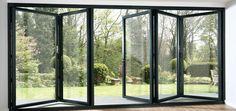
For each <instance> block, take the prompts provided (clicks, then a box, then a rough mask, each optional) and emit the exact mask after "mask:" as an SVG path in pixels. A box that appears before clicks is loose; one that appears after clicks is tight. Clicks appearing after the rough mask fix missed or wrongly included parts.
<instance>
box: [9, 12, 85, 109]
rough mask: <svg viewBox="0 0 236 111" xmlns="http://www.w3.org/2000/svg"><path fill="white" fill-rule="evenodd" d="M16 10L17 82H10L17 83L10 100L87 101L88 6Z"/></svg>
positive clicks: (33, 102) (31, 102)
mask: <svg viewBox="0 0 236 111" xmlns="http://www.w3.org/2000/svg"><path fill="white" fill-rule="evenodd" d="M13 12H14V14H13V16H15V20H13V24H14V25H13V28H12V29H13V30H12V32H13V36H14V38H15V39H14V40H12V41H13V42H14V43H13V44H15V46H14V47H12V49H13V53H12V55H15V59H13V60H12V61H11V63H12V64H15V65H13V69H14V71H13V72H15V74H13V75H11V77H13V78H15V81H14V83H13V84H12V85H10V87H15V88H12V89H13V91H12V92H13V93H12V94H11V96H12V97H14V98H15V99H13V100H11V101H9V102H10V103H12V104H15V105H16V107H19V108H20V107H27V106H33V105H43V104H47V103H52V102H67V103H75V104H81V105H88V95H87V94H88V90H89V89H88V87H87V85H88V73H87V72H88V70H87V67H88V66H87V61H88V59H87V55H88V53H87V48H88V43H87V38H88V35H87V29H88V27H87V20H88V18H87V14H88V10H87V9H81V10H74V11H70V12H66V13H61V14H57V13H51V12H44V11H40V8H39V9H37V8H36V9H35V10H33V9H27V8H16V9H15V10H14V11H13ZM69 40H70V41H71V40H73V43H71V42H68V41H69ZM71 58H76V59H71Z"/></svg>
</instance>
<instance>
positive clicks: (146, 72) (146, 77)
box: [141, 64, 161, 84]
mask: <svg viewBox="0 0 236 111" xmlns="http://www.w3.org/2000/svg"><path fill="white" fill-rule="evenodd" d="M158 71H159V72H161V66H160V65H158ZM141 75H142V77H143V78H144V82H145V83H147V84H149V82H150V65H149V64H147V65H145V66H144V67H143V68H142V71H141Z"/></svg>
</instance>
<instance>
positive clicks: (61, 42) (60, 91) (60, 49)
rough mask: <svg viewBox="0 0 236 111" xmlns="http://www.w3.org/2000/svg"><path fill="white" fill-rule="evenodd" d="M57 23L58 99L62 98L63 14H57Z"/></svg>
mask: <svg viewBox="0 0 236 111" xmlns="http://www.w3.org/2000/svg"><path fill="white" fill-rule="evenodd" d="M58 18H59V19H58V24H59V32H58V34H59V36H58V48H59V50H58V51H59V53H58V55H59V56H58V66H59V67H58V71H59V78H58V80H59V90H58V91H59V100H60V101H62V100H63V69H64V64H63V16H61V15H58Z"/></svg>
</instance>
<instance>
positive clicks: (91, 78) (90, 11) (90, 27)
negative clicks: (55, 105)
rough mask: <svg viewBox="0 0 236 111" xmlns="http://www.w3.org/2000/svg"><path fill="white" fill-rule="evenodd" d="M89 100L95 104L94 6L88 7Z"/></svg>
mask: <svg viewBox="0 0 236 111" xmlns="http://www.w3.org/2000/svg"><path fill="white" fill-rule="evenodd" d="M87 10H88V11H87V41H88V42H87V101H88V105H90V106H93V105H94V75H93V65H94V58H93V57H94V53H93V32H94V30H93V25H94V24H93V8H88V9H87Z"/></svg>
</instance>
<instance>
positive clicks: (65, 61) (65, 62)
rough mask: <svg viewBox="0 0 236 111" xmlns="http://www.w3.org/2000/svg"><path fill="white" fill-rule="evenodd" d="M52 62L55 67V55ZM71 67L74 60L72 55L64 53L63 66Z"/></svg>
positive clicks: (65, 67)
mask: <svg viewBox="0 0 236 111" xmlns="http://www.w3.org/2000/svg"><path fill="white" fill-rule="evenodd" d="M50 63H51V66H52V68H55V66H56V64H55V63H56V57H55V56H54V57H52V59H51V61H50ZM70 67H72V62H71V59H70V57H69V56H67V55H63V68H64V69H69V68H70Z"/></svg>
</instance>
